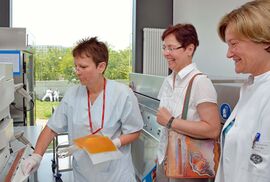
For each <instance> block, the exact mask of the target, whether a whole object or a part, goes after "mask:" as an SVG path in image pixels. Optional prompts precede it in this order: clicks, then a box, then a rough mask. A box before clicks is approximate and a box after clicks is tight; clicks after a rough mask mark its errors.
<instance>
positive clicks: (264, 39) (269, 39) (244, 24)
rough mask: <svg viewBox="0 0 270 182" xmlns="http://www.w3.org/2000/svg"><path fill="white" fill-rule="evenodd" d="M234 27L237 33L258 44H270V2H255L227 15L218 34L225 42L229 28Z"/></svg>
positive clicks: (259, 0) (257, 0)
mask: <svg viewBox="0 0 270 182" xmlns="http://www.w3.org/2000/svg"><path fill="white" fill-rule="evenodd" d="M229 24H231V25H233V28H234V31H235V33H237V34H238V35H240V36H243V37H245V38H248V39H249V40H251V41H253V42H256V43H270V0H255V1H251V2H248V3H246V4H244V5H242V6H241V7H240V8H238V9H235V10H233V11H231V12H230V13H228V14H227V15H225V16H224V17H223V18H222V19H221V21H220V23H219V25H218V34H219V37H220V38H221V39H222V41H224V42H225V31H226V28H227V26H228V25H229Z"/></svg>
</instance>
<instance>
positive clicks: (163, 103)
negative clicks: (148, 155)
mask: <svg viewBox="0 0 270 182" xmlns="http://www.w3.org/2000/svg"><path fill="white" fill-rule="evenodd" d="M197 73H200V71H199V70H198V69H197V67H196V64H195V63H192V64H190V65H188V66H186V67H185V68H183V69H182V70H181V71H180V72H179V73H178V74H177V75H176V78H175V88H174V89H173V76H174V75H173V74H171V75H169V76H168V77H167V78H166V79H165V80H164V82H163V84H162V87H161V89H160V92H159V95H158V98H159V99H160V107H166V108H167V109H168V110H169V111H170V113H171V114H172V115H173V116H174V117H179V118H181V115H182V108H183V104H184V99H185V93H186V90H187V86H188V83H189V81H190V79H191V78H192V77H193V76H194V75H195V74H197ZM204 102H211V103H217V94H216V90H215V88H214V86H213V84H212V82H211V81H210V79H209V78H207V76H206V75H199V76H197V77H196V78H195V79H194V82H193V85H192V90H191V95H190V102H189V110H188V115H187V118H188V119H189V120H192V121H195V122H196V121H200V117H199V113H198V111H197V106H198V105H199V104H201V103H204ZM167 145H168V130H167V128H165V127H162V131H161V135H160V143H159V147H158V151H157V157H158V162H159V164H161V163H162V162H163V160H164V157H165V154H166V150H167ZM159 167H162V166H158V168H159ZM158 171H160V173H163V171H162V170H160V169H158ZM162 175H163V174H157V176H158V177H157V181H158V182H160V181H162V182H163V181H164V180H165V179H162V178H166V177H164V175H163V176H162ZM170 181H185V182H193V181H196V182H198V181H207V179H177V180H173V179H170Z"/></svg>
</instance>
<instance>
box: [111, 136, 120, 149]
mask: <svg viewBox="0 0 270 182" xmlns="http://www.w3.org/2000/svg"><path fill="white" fill-rule="evenodd" d="M112 142H113V144H114V145H115V146H116V148H119V147H121V140H120V138H115V139H113V140H112Z"/></svg>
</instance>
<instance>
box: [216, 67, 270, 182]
mask: <svg viewBox="0 0 270 182" xmlns="http://www.w3.org/2000/svg"><path fill="white" fill-rule="evenodd" d="M252 82H253V81H252V80H249V82H247V83H245V84H244V85H243V86H242V88H241V92H240V98H239V101H238V103H237V106H236V107H235V109H234V111H233V113H232V114H231V116H230V117H229V118H228V120H227V121H226V123H225V125H224V127H223V130H222V133H221V158H220V163H219V167H218V172H217V176H216V179H215V182H239V181H243V182H270V174H269V171H270V72H267V73H264V74H262V75H259V76H256V77H255V78H254V83H252ZM233 119H235V121H234V124H233V125H232V124H231V126H232V127H231V128H230V129H228V128H229V125H230V123H232V121H233ZM226 128H227V133H226V134H225V132H224V130H226ZM256 133H260V134H261V136H260V139H259V141H258V142H255V145H254V148H252V146H253V140H254V138H255V136H256ZM224 136H225V137H224ZM252 154H255V155H257V156H260V157H261V159H262V161H261V162H259V163H257V164H255V163H256V162H253V161H254V160H251V159H250V156H251V155H252Z"/></svg>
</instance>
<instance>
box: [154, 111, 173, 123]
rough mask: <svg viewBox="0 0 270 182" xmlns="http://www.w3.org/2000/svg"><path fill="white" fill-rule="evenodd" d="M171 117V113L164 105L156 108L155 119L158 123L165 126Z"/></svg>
mask: <svg viewBox="0 0 270 182" xmlns="http://www.w3.org/2000/svg"><path fill="white" fill-rule="evenodd" d="M171 117H172V115H171V113H170V112H169V111H168V109H166V108H165V107H161V108H159V109H158V112H157V121H158V123H159V124H160V125H162V126H165V127H166V125H167V123H168V121H169V120H170V118H171Z"/></svg>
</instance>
